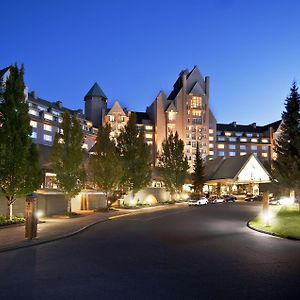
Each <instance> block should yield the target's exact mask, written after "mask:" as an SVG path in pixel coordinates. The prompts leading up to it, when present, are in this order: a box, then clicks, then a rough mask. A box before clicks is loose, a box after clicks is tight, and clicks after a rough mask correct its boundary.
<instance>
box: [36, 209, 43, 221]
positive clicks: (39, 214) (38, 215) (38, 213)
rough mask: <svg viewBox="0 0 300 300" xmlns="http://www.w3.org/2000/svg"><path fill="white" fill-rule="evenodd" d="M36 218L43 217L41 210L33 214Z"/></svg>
mask: <svg viewBox="0 0 300 300" xmlns="http://www.w3.org/2000/svg"><path fill="white" fill-rule="evenodd" d="M35 215H36V217H37V218H38V219H39V218H41V217H42V216H43V215H44V212H42V211H41V210H38V211H37V212H36V213H35Z"/></svg>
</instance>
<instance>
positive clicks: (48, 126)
mask: <svg viewBox="0 0 300 300" xmlns="http://www.w3.org/2000/svg"><path fill="white" fill-rule="evenodd" d="M44 130H47V131H52V126H51V125H47V124H44Z"/></svg>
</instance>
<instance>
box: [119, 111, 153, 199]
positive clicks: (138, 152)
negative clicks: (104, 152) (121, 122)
mask: <svg viewBox="0 0 300 300" xmlns="http://www.w3.org/2000/svg"><path fill="white" fill-rule="evenodd" d="M117 148H118V151H119V154H120V156H121V162H122V166H123V172H124V173H123V176H122V180H121V184H122V186H123V187H124V188H125V190H127V191H128V190H131V191H132V193H133V198H134V194H135V193H137V192H138V191H139V190H141V189H143V188H144V187H146V186H147V185H148V183H149V182H150V180H151V157H150V149H149V146H148V145H147V143H145V137H144V132H143V131H141V130H139V129H138V128H137V125H136V115H135V113H131V115H130V118H129V120H128V123H127V124H126V126H125V127H124V129H123V130H122V131H121V133H120V135H119V137H118V139H117Z"/></svg>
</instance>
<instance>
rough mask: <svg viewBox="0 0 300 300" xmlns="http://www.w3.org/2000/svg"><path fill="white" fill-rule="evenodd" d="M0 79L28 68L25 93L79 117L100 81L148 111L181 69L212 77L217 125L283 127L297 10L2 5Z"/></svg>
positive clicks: (216, 5) (297, 41)
mask: <svg viewBox="0 0 300 300" xmlns="http://www.w3.org/2000/svg"><path fill="white" fill-rule="evenodd" d="M0 12H1V25H2V26H1V43H0V69H2V68H4V67H6V66H8V65H9V64H12V63H15V62H17V63H24V64H25V72H26V73H25V79H26V84H27V86H28V88H29V90H30V91H31V90H35V91H37V93H38V96H39V97H41V98H44V99H46V100H49V101H56V100H61V101H63V104H64V106H67V107H70V108H83V107H84V102H83V97H84V95H85V94H86V92H87V91H88V90H89V89H90V87H91V86H92V85H93V83H94V82H95V81H97V82H98V83H99V85H100V86H101V88H102V89H103V91H104V92H105V94H106V95H107V97H108V99H109V100H108V104H109V106H111V104H112V103H113V102H114V101H115V100H116V99H118V100H119V101H120V103H121V105H122V106H125V107H128V108H129V109H131V110H137V111H144V110H145V109H146V106H148V105H150V104H151V103H152V101H153V100H154V98H155V97H156V95H157V94H158V92H159V91H160V90H164V91H165V92H166V93H167V94H168V93H169V92H170V91H171V89H172V86H173V83H174V82H175V81H176V79H177V77H178V74H179V72H180V71H181V70H182V69H185V68H188V69H189V70H190V69H192V68H193V66H194V65H198V67H199V69H200V71H201V72H202V75H203V76H210V78H211V90H210V93H211V95H210V103H211V108H212V111H213V112H214V114H215V116H216V118H217V121H218V122H219V123H227V122H231V121H237V122H238V123H242V124H249V123H252V122H257V124H259V125H263V124H266V123H269V122H273V121H276V120H278V119H279V118H280V116H281V112H282V110H283V108H284V106H283V103H284V100H285V98H286V96H287V95H288V93H289V89H290V86H291V83H292V81H293V80H296V81H298V84H299V83H300V1H297V0H295V1H292V0H286V1H283V0H260V1H254V0H251V1H242V0H240V1H239V0H233V1H230V0H212V1H200V0H195V1H188V0H187V1H182V0H181V1H163V0H160V1H141V0H140V1H125V0H124V1H117V0H115V1H90V0H86V1H74V0H73V1H63V0H60V1H55V0H51V1H16V0H10V1H1V6H0Z"/></svg>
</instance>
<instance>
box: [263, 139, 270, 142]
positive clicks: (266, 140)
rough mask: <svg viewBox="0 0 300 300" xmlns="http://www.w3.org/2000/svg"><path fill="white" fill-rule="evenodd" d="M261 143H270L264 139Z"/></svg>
mask: <svg viewBox="0 0 300 300" xmlns="http://www.w3.org/2000/svg"><path fill="white" fill-rule="evenodd" d="M261 141H262V143H269V140H268V139H262V140H261Z"/></svg>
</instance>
